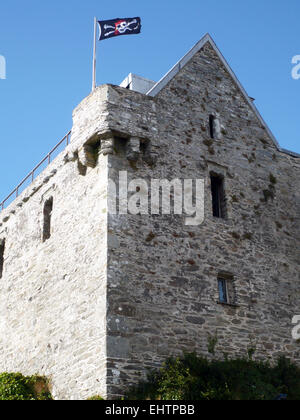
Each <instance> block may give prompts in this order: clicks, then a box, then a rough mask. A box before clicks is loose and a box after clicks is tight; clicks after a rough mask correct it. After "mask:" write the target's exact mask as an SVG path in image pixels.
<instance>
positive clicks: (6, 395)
mask: <svg viewBox="0 0 300 420" xmlns="http://www.w3.org/2000/svg"><path fill="white" fill-rule="evenodd" d="M7 400H11V401H28V400H35V401H38V400H52V397H51V394H50V392H49V389H48V383H47V380H46V379H45V378H43V377H40V376H23V375H22V374H21V373H2V374H0V401H7Z"/></svg>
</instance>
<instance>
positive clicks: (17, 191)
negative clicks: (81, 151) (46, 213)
mask: <svg viewBox="0 0 300 420" xmlns="http://www.w3.org/2000/svg"><path fill="white" fill-rule="evenodd" d="M70 136H71V131H69V132H68V133H67V134H66V135H65V137H64V138H63V139H62V140H61V141H60V142H59V143H57V145H56V146H55V147H54V148H53V149H52V150H51V151H50V152H49V153H48V154H47V155H46V156H45V157H44V159H43V160H41V162H40V163H39V164H38V165H36V167H35V168H34V169H33V170H32V171H31V172H29V174H28V175H27V176H26V177H25V178H24V179H23V180H22V181H21V182H20V184H19V185H18V186H17V187H16V188H15V189H14V190H13V191H12V192H11V193H10V194H9V195H8V196H7V197H6V198H5V199H4V200H3V201H2V202H1V203H0V211H2V210H3V209H4V208H5V204H6V203H7V202H8V200H9V199H10V198H12V197H13V196H14V195H15V198H17V197H18V196H19V194H20V191H21V189H22V186H24V184H25V182H26V181H28V180H29V179H31V182H30V184H31V183H32V182H33V181H34V179H35V175H36V172H37V170H38V169H39V168H40V167H41V166H42V165H43V163H45V162H46V161H48V164H47V166H46V167H48V165H49V164H50V163H51V158H52V155H53V153H54V152H55V151H56V150H57V149H58V148H59V146H61V145H62V144H63V143H66V146H68V145H69V144H70ZM30 184H29V185H30ZM27 187H28V185H27ZM27 187H26V188H27ZM22 191H23V190H22ZM22 191H21V192H22Z"/></svg>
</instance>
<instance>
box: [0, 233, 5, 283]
mask: <svg viewBox="0 0 300 420" xmlns="http://www.w3.org/2000/svg"><path fill="white" fill-rule="evenodd" d="M4 250H5V240H4V239H3V240H2V241H0V279H1V278H2V275H3V268H4Z"/></svg>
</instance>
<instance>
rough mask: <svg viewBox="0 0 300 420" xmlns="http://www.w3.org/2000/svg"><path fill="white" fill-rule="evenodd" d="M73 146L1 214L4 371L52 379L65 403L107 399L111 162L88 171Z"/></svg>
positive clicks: (0, 360)
mask: <svg viewBox="0 0 300 420" xmlns="http://www.w3.org/2000/svg"><path fill="white" fill-rule="evenodd" d="M72 141H73V143H72V144H71V145H70V146H68V147H67V149H66V150H65V151H64V152H62V153H61V154H60V155H59V156H58V157H57V158H56V159H55V161H53V163H51V165H50V166H49V167H48V168H47V170H46V171H44V172H43V173H42V174H41V175H40V176H39V177H38V178H37V179H36V180H35V181H34V183H33V184H32V185H31V186H30V187H29V188H27V189H26V190H25V191H24V192H23V194H22V195H21V196H20V197H19V198H18V199H17V200H15V201H14V202H13V203H12V204H11V205H10V206H9V207H8V208H7V209H6V210H4V211H3V212H1V213H0V240H5V252H4V270H3V276H2V278H1V280H0V281H1V293H0V371H1V372H4V371H8V372H11V371H14V372H16V371H17V372H18V371H20V372H22V373H23V374H26V375H33V374H36V373H37V374H39V375H46V376H47V377H48V378H49V379H50V383H51V387H52V393H53V396H54V397H55V398H57V399H82V398H87V397H90V396H91V394H92V395H93V394H101V395H105V394H106V345H105V341H106V338H105V336H106V242H107V213H106V196H107V191H106V189H107V187H106V182H105V180H106V178H105V175H106V173H107V159H106V158H103V159H99V162H98V165H97V168H92V167H84V166H83V165H82V164H81V163H80V161H79V159H78V157H77V155H78V152H79V153H81V152H80V147H79V149H77V148H76V147H75V146H76V145H77V146H79V145H80V135H79V134H78V135H77V137H75V136H74V135H73V137H72ZM74 145H75V146H74ZM50 197H53V211H52V217H51V237H50V239H49V240H47V241H46V242H43V241H42V231H43V208H44V204H45V202H46V201H47V200H48V199H49V198H50Z"/></svg>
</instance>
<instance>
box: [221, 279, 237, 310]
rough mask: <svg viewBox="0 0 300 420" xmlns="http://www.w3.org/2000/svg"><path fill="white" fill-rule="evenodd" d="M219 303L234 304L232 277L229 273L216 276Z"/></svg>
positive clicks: (234, 295)
mask: <svg viewBox="0 0 300 420" xmlns="http://www.w3.org/2000/svg"><path fill="white" fill-rule="evenodd" d="M218 291H219V303H223V304H227V305H233V306H236V292H235V285H234V277H233V276H232V275H231V274H230V275H229V274H220V275H219V276H218Z"/></svg>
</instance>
